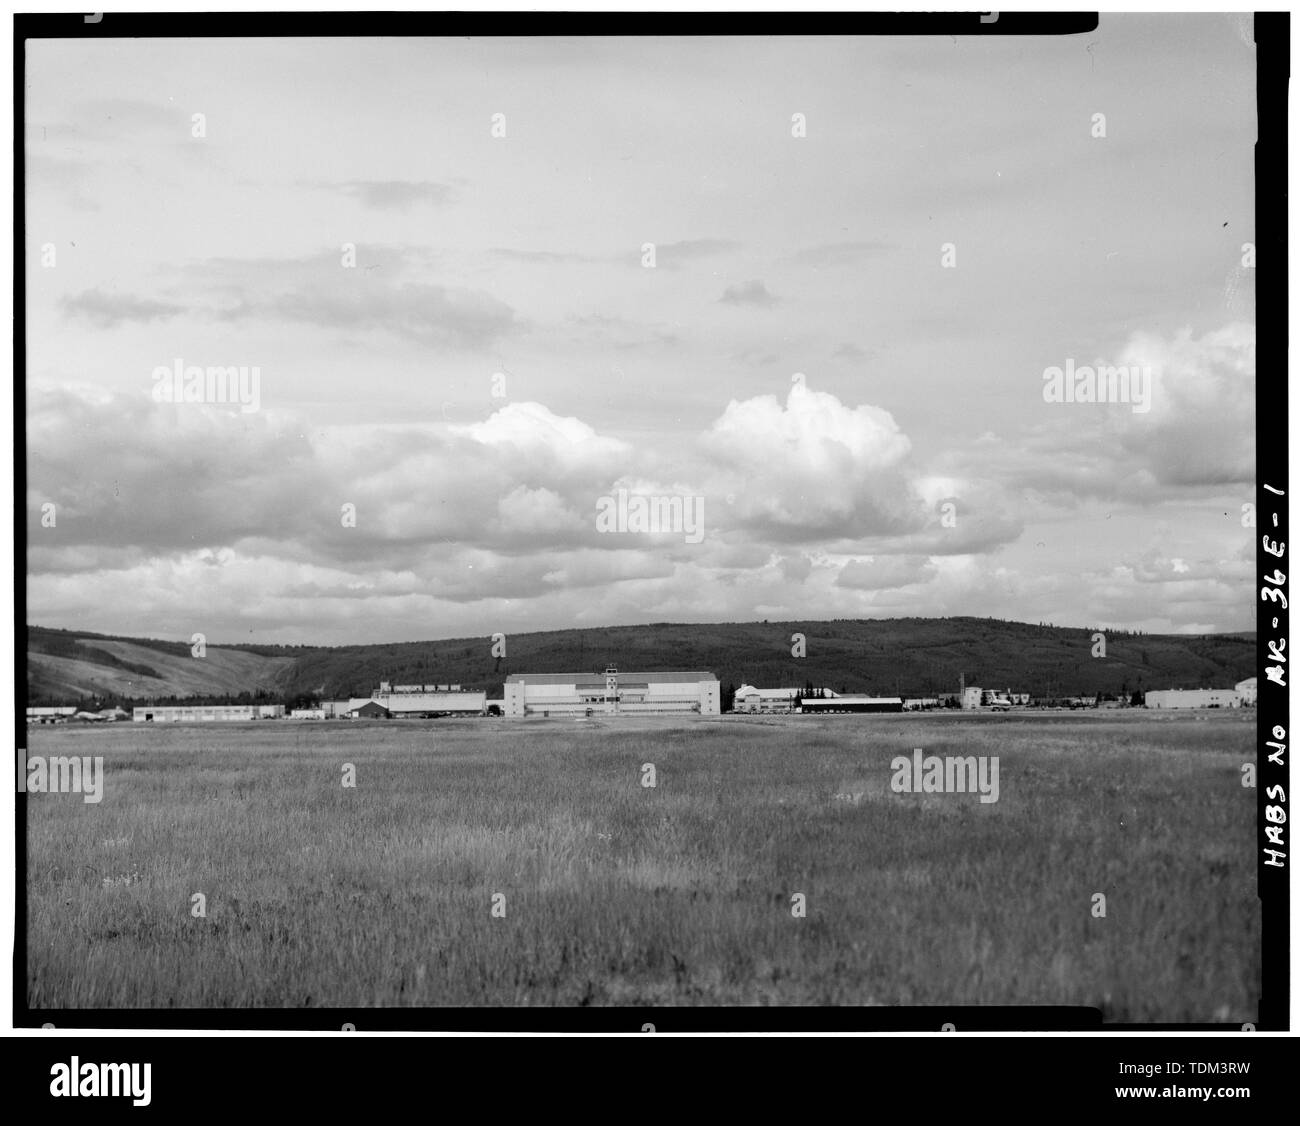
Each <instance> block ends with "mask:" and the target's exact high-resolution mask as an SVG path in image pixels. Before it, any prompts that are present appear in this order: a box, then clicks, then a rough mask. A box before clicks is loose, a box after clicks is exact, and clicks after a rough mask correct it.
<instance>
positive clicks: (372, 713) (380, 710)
mask: <svg viewBox="0 0 1300 1126" xmlns="http://www.w3.org/2000/svg"><path fill="white" fill-rule="evenodd" d="M389 715H390V713H389V711H388V709H387V708H386V707H384V705H383V704H381V703H379V702H378V701H377V700H367V701H366V702H365V703H364V704H362V705H360V706H359V707H356V708H353V709H352V710H351V711H350V712H348V716H349V717H350V718H351V719H388V718H389Z"/></svg>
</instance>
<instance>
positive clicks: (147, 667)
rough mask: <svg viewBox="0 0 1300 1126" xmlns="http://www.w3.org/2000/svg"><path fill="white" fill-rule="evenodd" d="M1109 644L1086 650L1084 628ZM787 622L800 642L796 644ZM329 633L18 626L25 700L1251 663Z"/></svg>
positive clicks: (1065, 691) (982, 627) (988, 630)
mask: <svg viewBox="0 0 1300 1126" xmlns="http://www.w3.org/2000/svg"><path fill="white" fill-rule="evenodd" d="M1098 632H1101V633H1104V634H1105V656H1104V657H1099V656H1093V650H1094V648H1096V647H1097V643H1096V642H1095V641H1094V640H1093V635H1094V634H1095V633H1098ZM795 634H802V635H803V638H804V642H803V651H804V654H805V655H804V656H802V657H795V656H792V650H793V649H794V648H795V647H796V645H797V641H796V639H795V638H794V635H795ZM492 649H493V642H492V639H491V638H490V637H488V636H482V637H469V638H454V639H450V640H443V641H421V642H403V643H393V644H374V645H355V646H341V647H332V648H326V647H312V646H266V645H246V644H238V643H236V644H231V645H222V644H220V642H219V641H213V642H209V644H208V645H207V649H206V653H205V654H204V656H203V657H201V658H200V657H195V656H193V655H192V653H191V650H190V645H189V643H188V642H187V641H181V640H171V641H166V640H164V641H159V640H150V639H143V638H122V637H108V636H105V635H102V634H93V633H86V632H81V631H66V630H52V629H45V628H42V627H39V626H31V627H29V628H28V663H27V686H28V702H29V703H31V704H44V703H65V702H68V703H70V702H76V701H77V700H79V699H89V698H96V699H100V700H104V701H106V702H117V701H121V702H132V701H137V702H138V701H143V700H154V701H157V700H162V699H167V698H171V697H176V698H191V699H203V700H208V701H217V700H235V699H264V700H283V701H286V702H288V703H291V704H299V703H302V702H305V700H306V699H307V698H310V697H317V698H325V699H333V698H341V697H347V696H364V695H369V693H370V691H371V689H373V688H374V687H375V686H376V685H377V684H378V683H379V682H380V681H381V680H387V681H390V682H392V683H394V684H459V685H460V686H461V687H462V688H466V689H480V690H486V691H487V692H488V694H489V695H490V696H493V697H495V696H499V695H500V694H501V691H502V684H503V682H504V680H505V677H506V675H507V674H508V673H512V672H573V671H588V672H599V671H601V670H602V669H604V668H605V667H606V666H607V665H611V664H612V665H617V666H618V667H619V668H620V669H623V670H625V671H643V670H653V669H705V670H708V671H711V672H713V673H716V674H717V676H718V679H719V680H720V681H721V682H722V684H723V685H724V686H726V685H734V686H737V687H738V686H739V685H741V684H745V683H748V684H754V685H757V686H759V687H780V686H787V685H795V686H803V685H805V684H813V685H816V686H819V687H828V688H833V689H835V690H836V691H839V692H874V693H878V694H888V695H912V696H930V695H937V694H939V693H944V692H955V691H957V687H958V683H959V679H960V677H961V675H962V674H963V673H964V674H965V677H966V683H967V684H968V685H981V686H984V687H996V688H1009V689H1010V690H1012V691H1013V692H1030V693H1033V694H1035V695H1038V696H1066V695H1091V694H1093V693H1097V692H1104V693H1110V694H1120V693H1124V694H1128V693H1132V692H1134V691H1146V690H1148V689H1154V688H1200V687H1231V686H1232V685H1233V684H1235V683H1237V682H1238V681H1240V680H1243V679H1245V678H1246V677H1248V676H1253V675H1254V674H1255V664H1256V658H1255V640H1254V635H1253V634H1209V635H1196V636H1191V635H1181V634H1137V633H1124V632H1112V631H1107V630H1101V629H1097V630H1093V629H1062V628H1058V627H1055V626H1050V625H1031V624H1028V623H1024V622H1008V621H1000V620H996V619H991V618H891V619H885V620H871V621H864V620H851V621H850V620H845V621H829V622H825V621H822V622H819V621H802V622H739V623H726V624H716V625H714V624H705V625H701V624H668V623H664V624H656V625H643V626H611V627H606V628H599V629H582V630H557V631H552V632H547V633H518V634H509V635H508V636H507V637H506V639H505V651H506V655H505V657H504V658H498V657H494V656H493V655H492Z"/></svg>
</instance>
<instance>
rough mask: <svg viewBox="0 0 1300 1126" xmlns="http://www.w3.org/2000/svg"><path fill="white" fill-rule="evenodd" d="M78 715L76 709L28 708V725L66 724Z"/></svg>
mask: <svg viewBox="0 0 1300 1126" xmlns="http://www.w3.org/2000/svg"><path fill="white" fill-rule="evenodd" d="M76 714H77V709H76V708H75V707H69V708H28V709H27V722H28V723H64V722H66V721H67V720H69V719H71V718H72V717H73V716H74V715H76Z"/></svg>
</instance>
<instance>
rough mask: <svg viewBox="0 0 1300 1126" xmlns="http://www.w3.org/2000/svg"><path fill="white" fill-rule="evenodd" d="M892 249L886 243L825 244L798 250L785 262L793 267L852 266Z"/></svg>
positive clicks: (890, 245)
mask: <svg viewBox="0 0 1300 1126" xmlns="http://www.w3.org/2000/svg"><path fill="white" fill-rule="evenodd" d="M892 249H893V246H892V244H890V243H887V242H827V243H822V244H821V245H820V246H810V247H807V248H806V249H804V250H800V251H798V252H797V253H795V254H792V255H790V257H789V258H787V259H786V261H787V262H789V263H790V264H791V265H793V266H813V267H819V266H853V265H856V264H857V263H859V262H862V261H865V260H866V259H868V258H874V257H876V256H877V255H879V254H882V253H884V252H885V251H887V250H892Z"/></svg>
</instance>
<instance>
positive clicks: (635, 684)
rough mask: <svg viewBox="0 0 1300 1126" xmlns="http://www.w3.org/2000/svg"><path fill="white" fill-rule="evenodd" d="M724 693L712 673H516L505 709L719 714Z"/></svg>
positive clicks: (523, 712)
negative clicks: (722, 693)
mask: <svg viewBox="0 0 1300 1126" xmlns="http://www.w3.org/2000/svg"><path fill="white" fill-rule="evenodd" d="M721 712H722V707H721V692H720V690H719V687H718V678H717V677H716V676H714V674H713V673H711V672H675V671H661V672H623V673H621V672H619V671H618V669H617V668H615V667H613V666H612V665H611V666H610V667H609V668H607V669H606V670H605V671H604V673H603V674H602V673H585V672H543V673H525V672H521V673H511V674H510V675H509V676H508V677H506V684H505V714H506V715H507V716H520V717H522V716H536V715H720V714H721Z"/></svg>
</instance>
